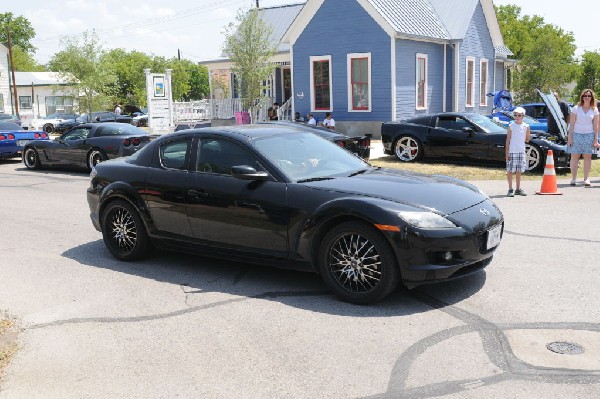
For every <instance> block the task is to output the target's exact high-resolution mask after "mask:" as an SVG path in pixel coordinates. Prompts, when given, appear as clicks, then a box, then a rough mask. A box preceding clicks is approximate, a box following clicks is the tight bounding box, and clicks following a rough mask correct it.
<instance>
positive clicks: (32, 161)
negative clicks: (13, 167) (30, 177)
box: [23, 147, 42, 169]
mask: <svg viewBox="0 0 600 399" xmlns="http://www.w3.org/2000/svg"><path fill="white" fill-rule="evenodd" d="M23 164H24V165H25V167H26V168H27V169H39V168H41V167H42V163H41V162H40V156H39V155H38V153H37V151H36V150H35V149H33V148H31V147H27V148H25V151H23Z"/></svg>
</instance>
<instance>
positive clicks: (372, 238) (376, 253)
mask: <svg viewBox="0 0 600 399" xmlns="http://www.w3.org/2000/svg"><path fill="white" fill-rule="evenodd" d="M319 268H320V271H321V275H322V277H323V280H324V281H325V284H326V285H327V286H328V287H329V288H330V289H331V290H332V291H333V292H334V293H335V294H336V295H337V296H338V297H340V298H341V299H342V300H344V301H346V302H351V303H355V304H368V303H372V302H376V301H378V300H380V299H382V298H384V297H385V296H387V295H388V294H389V293H390V292H392V291H393V290H394V289H395V288H396V286H397V285H398V269H397V266H396V259H395V257H394V253H393V251H392V249H391V248H390V245H389V244H388V243H387V242H386V241H385V238H384V237H383V236H382V235H381V233H380V232H379V231H378V230H376V229H375V228H373V227H371V226H369V225H367V224H365V223H362V222H358V221H352V222H345V223H342V224H339V225H337V226H335V227H334V228H333V229H331V230H330V231H329V232H328V233H327V234H326V235H325V237H324V238H323V241H322V245H321V247H320V251H319Z"/></svg>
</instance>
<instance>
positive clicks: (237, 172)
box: [231, 165, 271, 181]
mask: <svg viewBox="0 0 600 399" xmlns="http://www.w3.org/2000/svg"><path fill="white" fill-rule="evenodd" d="M231 175H232V176H233V177H235V178H237V179H241V180H261V181H263V180H270V179H271V175H269V174H268V173H267V172H264V171H260V172H258V171H257V170H256V169H254V168H253V167H252V166H248V165H239V166H232V167H231Z"/></svg>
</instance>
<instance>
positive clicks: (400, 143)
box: [394, 136, 423, 162]
mask: <svg viewBox="0 0 600 399" xmlns="http://www.w3.org/2000/svg"><path fill="white" fill-rule="evenodd" d="M394 154H395V155H396V158H398V159H399V160H400V161H402V162H413V161H416V160H417V159H419V158H420V157H421V155H422V154H423V149H422V147H421V143H420V142H419V141H418V140H417V139H415V138H414V137H412V136H401V137H400V138H399V139H398V140H396V144H395V145H394Z"/></svg>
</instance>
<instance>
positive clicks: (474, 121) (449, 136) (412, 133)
mask: <svg viewBox="0 0 600 399" xmlns="http://www.w3.org/2000/svg"><path fill="white" fill-rule="evenodd" d="M381 139H382V142H383V147H384V151H385V153H386V154H389V155H395V156H396V158H398V159H399V160H400V161H402V162H413V161H416V160H418V159H420V158H430V159H439V160H444V161H449V162H456V163H487V164H489V163H490V162H492V163H502V164H505V163H506V155H505V151H504V147H505V145H506V128H505V127H502V126H500V125H499V124H496V123H495V122H493V121H492V120H491V119H489V118H487V117H486V116H484V115H480V114H475V113H465V112H442V113H439V114H427V115H419V116H416V117H413V118H409V119H405V120H403V121H401V122H386V123H383V124H382V126H381ZM548 150H552V151H553V154H554V163H555V167H557V168H561V167H562V168H568V167H569V160H570V157H569V154H567V152H566V146H565V145H564V144H563V143H562V142H561V141H559V140H558V138H557V137H555V136H552V135H550V134H548V133H545V132H540V131H532V135H531V139H530V141H529V144H527V145H526V152H527V160H528V170H535V169H539V168H542V167H543V166H544V165H545V164H546V156H547V153H548Z"/></svg>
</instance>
